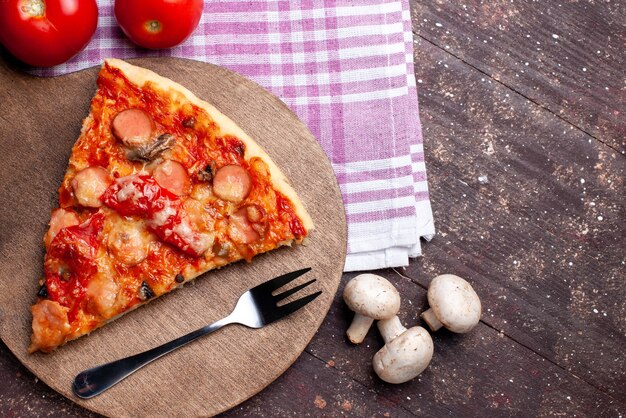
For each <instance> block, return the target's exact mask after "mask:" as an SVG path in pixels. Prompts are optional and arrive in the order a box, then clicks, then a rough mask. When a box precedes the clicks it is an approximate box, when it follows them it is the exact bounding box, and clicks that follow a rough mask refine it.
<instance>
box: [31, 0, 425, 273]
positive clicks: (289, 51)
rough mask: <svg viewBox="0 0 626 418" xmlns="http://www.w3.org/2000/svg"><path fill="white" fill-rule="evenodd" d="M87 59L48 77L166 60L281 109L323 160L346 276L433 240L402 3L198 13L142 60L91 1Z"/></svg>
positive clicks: (211, 5) (108, 9)
mask: <svg viewBox="0 0 626 418" xmlns="http://www.w3.org/2000/svg"><path fill="white" fill-rule="evenodd" d="M98 6H99V11H100V18H99V22H98V29H97V31H96V34H95V36H94V38H93V39H92V40H91V42H90V44H89V45H88V46H87V48H86V49H85V50H84V51H82V52H81V53H80V54H79V55H77V56H76V57H75V58H74V59H72V60H71V61H69V62H67V63H65V64H62V65H59V66H57V67H53V68H49V69H34V70H32V72H33V73H34V74H37V75H40V76H52V75H59V74H65V73H69V72H73V71H77V70H80V69H83V68H87V67H91V66H94V65H99V64H101V62H102V60H103V59H104V58H108V57H117V58H131V57H137V56H176V57H185V58H192V59H196V60H200V61H206V62H211V63H214V64H218V65H222V66H225V67H228V68H230V69H232V70H234V71H237V72H239V73H241V74H244V75H246V76H247V77H249V78H251V79H252V80H254V81H256V82H257V83H259V84H261V85H262V86H264V87H265V88H267V89H268V90H270V91H271V92H272V93H274V94H275V95H276V96H278V97H279V98H281V99H282V100H283V101H284V102H285V103H286V104H287V105H288V106H289V107H290V108H291V109H292V110H293V111H294V112H295V113H296V114H297V115H298V116H299V117H300V118H301V119H302V120H303V121H304V122H305V123H306V124H307V125H308V126H309V128H310V129H311V131H312V132H313V135H315V137H316V138H317V139H318V141H319V143H320V145H321V146H322V147H323V148H324V150H325V151H326V153H327V155H328V157H329V158H330V160H331V162H332V165H333V168H334V170H335V173H336V175H337V179H338V181H339V185H340V187H341V192H342V194H343V200H344V204H345V208H346V215H347V219H348V258H347V261H346V265H345V270H346V271H353V270H373V269H377V268H382V267H396V266H403V265H407V264H408V259H409V257H415V256H418V255H420V246H419V238H420V237H421V236H423V237H426V238H429V237H432V236H433V235H434V233H435V230H434V225H433V219H432V213H431V209H430V202H429V199H428V189H427V183H426V168H425V166H424V152H423V147H422V133H421V128H420V122H419V117H418V107H417V89H416V85H415V77H414V73H413V54H412V52H413V44H412V40H413V38H412V33H411V19H410V14H409V5H408V0H393V1H392V0H375V1H372V0H369V1H368V0H354V1H350V2H344V1H340V0H309V1H304V0H303V1H287V0H281V1H276V0H266V1H241V0H240V1H207V2H205V5H204V13H203V16H202V19H201V20H200V25H199V27H198V28H197V29H196V31H195V32H194V34H193V35H192V36H191V37H190V38H189V39H188V40H187V41H186V42H185V43H183V44H182V45H180V46H178V47H176V48H172V49H170V50H162V51H146V50H142V49H139V48H136V47H135V46H133V45H132V44H131V43H130V42H129V41H128V40H127V39H126V38H125V36H124V35H123V33H122V32H121V30H120V29H119V28H118V27H117V25H116V22H115V17H114V15H113V0H99V1H98Z"/></svg>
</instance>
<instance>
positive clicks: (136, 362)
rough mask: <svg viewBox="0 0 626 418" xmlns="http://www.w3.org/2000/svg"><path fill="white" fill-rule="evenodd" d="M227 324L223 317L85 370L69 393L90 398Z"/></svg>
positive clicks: (228, 320) (78, 376) (227, 319)
mask: <svg viewBox="0 0 626 418" xmlns="http://www.w3.org/2000/svg"><path fill="white" fill-rule="evenodd" d="M231 323H232V321H231V320H230V318H229V317H226V318H223V319H220V320H219V321H216V322H214V323H212V324H210V325H207V326H205V327H202V328H200V329H197V330H195V331H192V332H190V333H189V334H185V335H183V336H182V337H178V338H176V339H175V340H172V341H169V342H167V343H165V344H162V345H160V346H158V347H155V348H152V349H150V350H147V351H144V352H143V353H139V354H135V355H133V356H130V357H125V358H122V359H119V360H115V361H112V362H110V363H106V364H102V365H100V366H96V367H94V368H91V369H88V370H85V371H83V372H81V373H79V374H78V375H76V377H75V378H74V383H73V384H72V390H73V391H74V394H75V395H76V396H78V397H79V398H82V399H89V398H93V397H94V396H96V395H99V394H101V393H102V392H104V391H105V390H107V389H109V388H110V387H111V386H113V385H115V384H117V383H119V382H121V381H122V380H124V379H125V378H127V377H128V376H130V375H131V374H133V373H134V372H136V371H137V370H139V369H141V368H142V367H143V366H145V365H146V364H149V363H152V362H153V361H154V360H156V359H158V358H161V357H163V356H164V355H166V354H167V353H171V352H172V351H174V350H176V349H177V348H180V347H182V346H184V345H187V344H189V343H190V342H192V341H194V340H195V339H197V338H200V337H202V336H203V335H206V334H210V333H212V332H214V331H217V330H218V329H220V328H222V327H223V326H225V325H228V324H231Z"/></svg>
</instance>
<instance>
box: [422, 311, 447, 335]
mask: <svg viewBox="0 0 626 418" xmlns="http://www.w3.org/2000/svg"><path fill="white" fill-rule="evenodd" d="M421 317H422V318H423V319H424V321H426V323H427V324H428V326H429V327H430V329H432V330H433V331H437V330H438V329H439V328H441V327H442V326H443V324H442V323H441V321H439V319H437V316H436V315H435V312H434V311H433V309H432V308H430V309H429V310H427V311H426V312H422V315H421Z"/></svg>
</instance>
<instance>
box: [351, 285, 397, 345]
mask: <svg viewBox="0 0 626 418" xmlns="http://www.w3.org/2000/svg"><path fill="white" fill-rule="evenodd" d="M343 300H344V301H345V302H346V304H347V305H348V307H349V308H350V310H352V311H354V319H353V320H352V324H351V325H350V328H348V331H347V332H346V334H347V335H348V339H350V341H352V342H353V343H354V344H359V343H362V342H363V339H365V335H366V334H367V331H368V330H369V329H370V327H371V326H372V323H373V322H374V320H375V319H376V320H381V319H388V318H391V317H393V316H394V315H395V314H397V313H398V310H399V309H400V294H399V293H398V291H397V290H396V288H395V287H394V286H393V285H392V284H391V283H390V282H389V281H388V280H387V279H385V278H383V277H380V276H376V275H375V274H360V275H358V276H356V277H355V278H354V279H352V280H350V282H348V284H347V285H346V287H345V289H344V291H343Z"/></svg>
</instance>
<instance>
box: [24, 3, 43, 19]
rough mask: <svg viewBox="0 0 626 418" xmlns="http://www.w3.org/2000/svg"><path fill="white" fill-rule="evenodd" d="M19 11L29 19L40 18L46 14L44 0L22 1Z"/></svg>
mask: <svg viewBox="0 0 626 418" xmlns="http://www.w3.org/2000/svg"><path fill="white" fill-rule="evenodd" d="M21 9H22V12H24V13H26V14H27V15H28V16H30V17H42V16H44V15H45V14H46V2H45V1H44V0H24V2H22V7H21Z"/></svg>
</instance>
